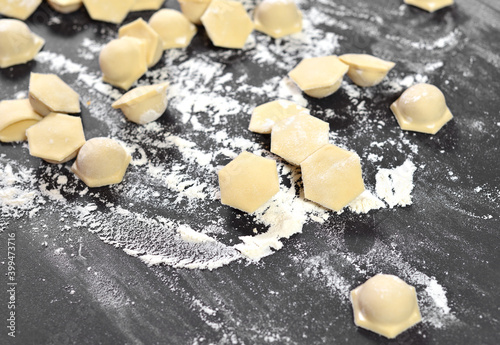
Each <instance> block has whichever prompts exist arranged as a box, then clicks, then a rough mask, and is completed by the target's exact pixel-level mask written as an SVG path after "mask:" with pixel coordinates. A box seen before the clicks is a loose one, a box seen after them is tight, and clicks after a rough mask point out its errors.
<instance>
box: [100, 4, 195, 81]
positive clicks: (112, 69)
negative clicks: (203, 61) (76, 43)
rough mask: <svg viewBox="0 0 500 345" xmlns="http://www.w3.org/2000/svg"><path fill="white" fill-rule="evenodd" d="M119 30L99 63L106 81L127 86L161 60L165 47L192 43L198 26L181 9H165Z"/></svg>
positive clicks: (101, 55) (104, 48)
mask: <svg viewBox="0 0 500 345" xmlns="http://www.w3.org/2000/svg"><path fill="white" fill-rule="evenodd" d="M118 34H119V38H118V39H114V40H112V41H111V42H109V43H108V44H106V45H105V46H104V47H103V49H102V50H101V53H100V55H99V65H100V67H101V71H102V72H103V80H104V81H105V82H107V83H109V84H111V85H114V86H117V87H120V88H122V89H124V90H128V89H129V88H130V87H131V86H132V84H133V83H135V81H137V80H138V79H139V78H140V77H141V76H142V75H143V74H144V73H146V71H147V70H148V68H150V67H153V66H154V65H156V64H157V63H158V62H159V61H160V59H161V57H162V54H163V51H164V50H165V49H170V48H179V47H186V46H187V45H189V43H190V42H191V39H192V38H193V36H194V35H195V34H196V27H195V26H194V25H193V24H191V23H190V22H189V21H188V20H187V19H186V18H185V17H184V16H183V14H182V13H180V12H178V11H174V10H169V9H163V10H160V11H158V12H156V13H155V14H154V15H153V16H152V17H151V19H150V21H149V24H148V23H146V22H145V21H144V20H143V19H142V18H139V19H137V20H135V21H133V22H132V23H130V24H127V25H124V26H122V27H121V28H120V29H119V31H118Z"/></svg>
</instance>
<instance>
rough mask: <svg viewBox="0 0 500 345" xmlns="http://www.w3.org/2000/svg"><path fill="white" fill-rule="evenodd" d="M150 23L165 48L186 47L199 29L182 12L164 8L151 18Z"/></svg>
mask: <svg viewBox="0 0 500 345" xmlns="http://www.w3.org/2000/svg"><path fill="white" fill-rule="evenodd" d="M149 25H150V26H151V27H152V28H153V30H155V31H156V32H157V33H158V35H160V37H161V39H162V41H163V49H164V50H165V49H171V48H185V47H187V46H188V45H189V43H191V40H192V39H193V37H194V35H196V32H197V31H198V29H196V26H195V25H194V24H193V23H191V22H190V21H189V20H188V19H187V18H186V16H184V15H183V14H182V13H181V12H179V11H176V10H172V9H162V10H159V11H158V12H156V13H155V14H153V15H152V16H151V18H150V19H149Z"/></svg>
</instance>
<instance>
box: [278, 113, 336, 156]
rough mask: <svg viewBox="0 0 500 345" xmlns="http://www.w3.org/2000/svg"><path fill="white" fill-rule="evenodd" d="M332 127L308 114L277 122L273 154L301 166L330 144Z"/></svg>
mask: <svg viewBox="0 0 500 345" xmlns="http://www.w3.org/2000/svg"><path fill="white" fill-rule="evenodd" d="M329 129H330V125H329V124H328V122H325V121H322V120H320V119H318V118H316V117H314V116H311V115H308V114H303V113H301V114H298V115H295V116H292V117H289V118H286V119H283V120H280V121H278V122H276V123H275V124H274V126H273V128H272V132H271V152H272V153H275V154H277V155H278V156H280V157H282V158H284V159H286V160H287V161H288V162H290V163H292V164H295V165H299V164H300V163H301V162H302V161H303V160H304V159H306V158H307V157H308V156H309V155H311V154H312V153H313V152H314V151H316V150H318V149H319V148H320V147H322V146H324V145H326V144H328V131H329Z"/></svg>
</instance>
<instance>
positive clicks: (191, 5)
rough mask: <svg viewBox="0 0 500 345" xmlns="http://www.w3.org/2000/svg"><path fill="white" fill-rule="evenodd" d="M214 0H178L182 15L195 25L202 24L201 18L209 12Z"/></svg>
mask: <svg viewBox="0 0 500 345" xmlns="http://www.w3.org/2000/svg"><path fill="white" fill-rule="evenodd" d="M211 1H212V0H177V2H178V3H179V6H180V7H181V11H182V13H184V15H185V16H186V17H187V19H189V20H190V21H191V23H193V24H197V25H200V24H201V16H202V15H203V13H205V11H206V10H207V7H208V5H210V2H211Z"/></svg>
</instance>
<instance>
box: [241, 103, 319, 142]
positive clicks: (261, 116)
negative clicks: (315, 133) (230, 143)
mask: <svg viewBox="0 0 500 345" xmlns="http://www.w3.org/2000/svg"><path fill="white" fill-rule="evenodd" d="M297 114H309V110H308V109H306V108H304V107H301V106H300V105H298V104H296V103H293V102H290V101H286V100H283V99H280V100H277V101H273V102H269V103H265V104H262V105H259V106H258V107H257V108H255V109H254V111H253V112H252V118H251V119H250V125H249V127H248V129H249V130H250V131H252V132H255V133H261V134H269V133H271V130H272V128H273V126H274V124H275V123H276V122H277V121H279V120H283V119H286V118H288V117H291V116H294V115H297Z"/></svg>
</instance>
